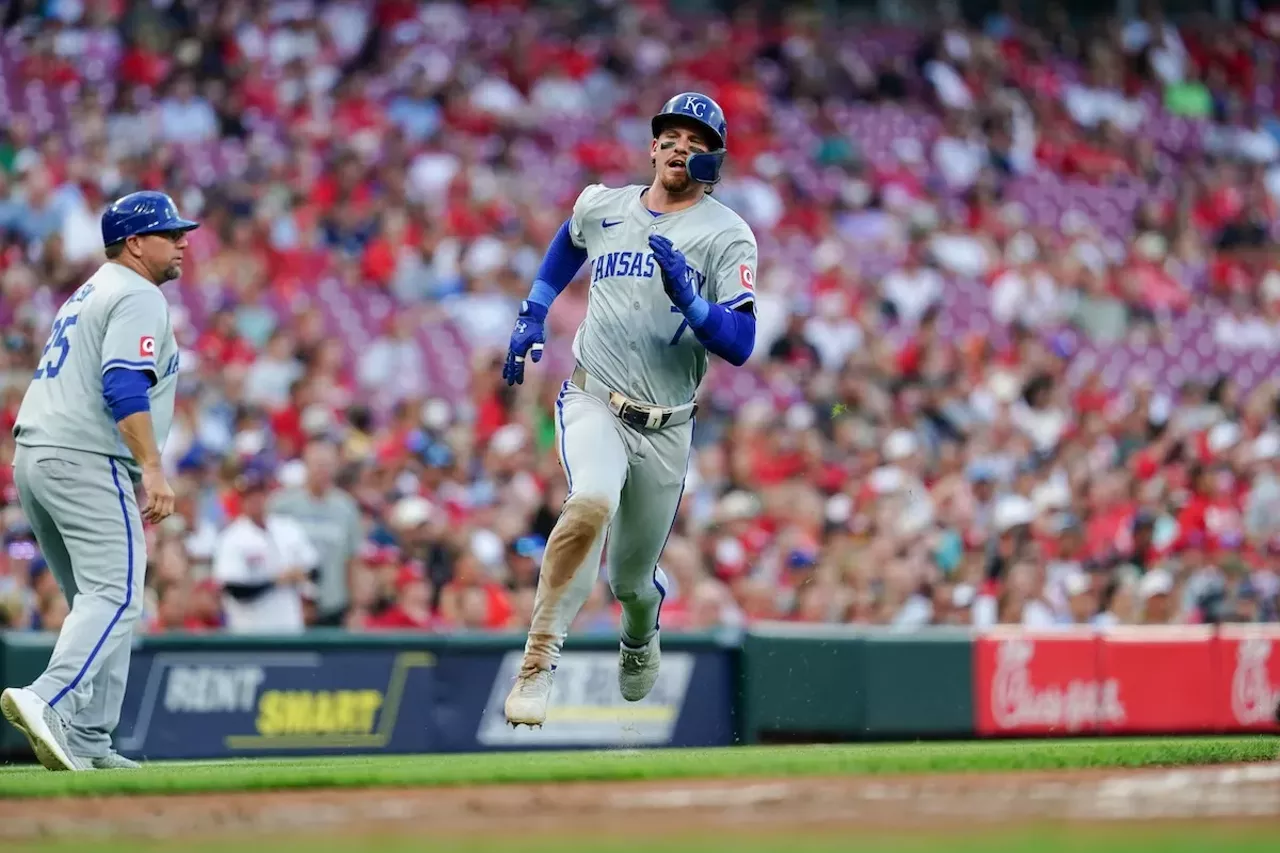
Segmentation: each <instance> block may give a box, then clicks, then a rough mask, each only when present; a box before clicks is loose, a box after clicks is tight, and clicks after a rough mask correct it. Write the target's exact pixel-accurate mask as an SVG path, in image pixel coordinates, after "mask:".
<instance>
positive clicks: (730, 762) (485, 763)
mask: <svg viewBox="0 0 1280 853" xmlns="http://www.w3.org/2000/svg"><path fill="white" fill-rule="evenodd" d="M1277 757H1280V738H1277V737H1268V736H1257V737H1232V738H1176V739H1123V740H1119V739H1118V740H1067V741H998V742H984V741H978V742H963V743H918V744H894V745H840V746H784V747H739V748H732V749H713V750H693V749H691V750H639V751H606V752H581V751H577V752H517V753H482V754H476V755H421V756H367V757H335V758H298V759H249V760H236V761H226V762H216V763H213V762H208V763H195V762H192V763H154V764H151V765H149V766H148V767H147V768H146V769H145V770H143V771H113V772H93V773H48V772H47V771H44V770H42V769H40V768H33V767H24V768H6V769H5V770H4V771H3V772H0V799H11V798H19V797H58V796H77V795H100V796H101V795H123V794H174V793H186V794H193V793H212V792H219V791H244V790H281V789H290V788H292V789H304V788H334V787H362V788H368V787H393V786H395V787H398V786H431V785H472V784H485V783H515V782H525V783H534V782H569V781H614V780H626V779H632V780H634V779H675V778H693V777H699V778H711V777H720V778H723V777H750V776H755V777H780V776H821V775H845V774H884V773H929V772H948V771H950V772H976V771H999V770H1018V769H1024V770H1051V769H1061V768H1087V767H1152V766H1179V765H1197V764H1221V763H1235V762H1246V761H1270V760H1275V759H1276V758H1277Z"/></svg>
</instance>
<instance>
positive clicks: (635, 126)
mask: <svg viewBox="0 0 1280 853" xmlns="http://www.w3.org/2000/svg"><path fill="white" fill-rule="evenodd" d="M1017 5H1018V4H1016V3H1014V4H1004V5H1003V6H1002V8H1004V9H1005V10H1006V11H1005V12H1003V13H1002V14H999V15H994V16H991V17H989V18H987V19H986V20H984V21H980V22H971V23H965V22H964V21H962V20H959V19H947V20H946V21H945V22H944V23H943V24H942V25H941V26H940V27H939V28H938V29H936V30H933V31H926V30H904V29H886V28H872V29H870V30H868V29H867V28H865V27H862V28H858V29H851V28H841V27H836V26H834V25H833V23H832V22H831V21H829V20H822V19H820V18H817V17H813V16H809V15H807V14H804V13H800V12H796V13H794V14H789V15H788V16H786V17H784V18H780V19H771V18H770V17H769V16H770V15H772V14H773V13H772V12H767V11H765V10H764V9H767V7H759V6H752V5H750V4H748V5H745V6H743V7H742V8H741V9H739V10H738V11H735V12H734V13H733V14H731V15H720V16H712V17H699V16H693V15H682V16H672V15H668V14H666V13H665V12H664V9H663V4H662V3H656V2H655V3H639V4H615V3H607V2H598V3H594V4H590V3H589V4H583V5H582V6H578V7H572V6H560V7H555V8H541V7H536V6H531V7H529V8H525V4H523V3H519V2H510V3H503V2H482V3H472V4H469V5H468V6H466V7H463V6H461V5H455V4H451V3H429V4H419V3H416V2H410V0H367V2H366V0H332V2H322V1H321V0H277V2H272V3H269V4H266V3H264V4H252V3H245V2H237V1H236V0H227V2H224V3H219V4H207V3H197V2H192V1H191V0H172V2H169V3H165V4H160V3H154V4H153V3H149V2H137V3H126V2H124V0H117V2H114V3H112V2H106V3H90V4H76V3H64V4H34V3H28V4H22V3H19V4H16V9H17V11H11V12H10V13H9V14H10V16H11V18H10V20H9V22H8V23H10V24H11V26H10V27H9V28H8V31H7V33H6V35H5V37H4V43H3V52H2V55H0V73H2V74H3V84H4V85H3V86H0V116H4V121H3V122H0V233H2V234H3V243H2V244H0V289H2V296H0V328H2V329H3V333H4V346H3V349H2V350H0V424H2V425H3V428H4V429H3V436H2V437H0V462H4V463H6V464H4V465H0V505H2V506H3V509H2V510H0V524H2V526H3V536H4V545H5V549H4V553H3V554H0V627H3V626H8V627H11V628H17V629H56V628H57V627H58V626H59V625H60V624H61V620H62V618H63V617H64V616H65V613H66V605H65V603H64V602H63V601H62V598H61V596H60V595H59V594H58V593H57V589H56V586H55V584H54V582H53V580H52V577H51V575H50V573H49V571H47V569H46V568H45V567H44V564H43V560H42V559H41V558H40V555H39V554H38V551H37V549H36V547H35V545H34V542H33V539H32V536H31V534H30V530H29V527H28V526H27V525H26V523H25V520H24V519H23V517H22V513H21V510H20V508H19V507H18V504H17V500H16V495H15V493H14V490H13V487H12V480H11V474H10V469H9V467H8V465H7V462H8V460H9V458H10V456H11V454H12V450H13V445H12V441H11V439H10V438H9V437H8V433H9V428H10V427H11V425H12V422H13V417H14V415H15V413H16V411H17V406H18V404H19V402H20V400H21V395H22V392H23V390H24V387H25V385H26V383H27V381H28V380H29V377H30V374H31V371H32V368H33V366H34V364H35V363H36V360H37V358H38V356H39V355H40V352H41V349H42V347H43V346H44V339H45V336H46V334H47V329H48V322H49V318H50V317H51V315H52V312H53V311H54V310H55V309H56V307H57V305H58V304H59V302H60V300H61V298H62V297H63V296H64V295H65V294H66V293H67V292H68V291H69V290H70V289H71V288H73V287H75V286H76V285H78V284H79V283H80V282H81V281H83V279H84V278H85V277H86V275H87V274H88V273H89V272H91V271H92V269H93V268H94V267H95V266H96V265H97V264H98V263H100V260H101V255H100V251H101V240H100V236H99V235H98V233H97V228H98V225H97V217H98V213H99V212H100V210H101V208H102V206H103V204H104V203H105V202H106V201H109V200H110V199H112V198H115V197H117V196H119V195H121V194H123V193H125V192H128V191H131V190H134V189H138V188H156V189H164V190H166V191H168V192H170V193H171V194H172V195H174V197H175V198H176V199H177V200H178V203H179V205H180V208H181V209H182V211H183V214H184V215H186V216H189V217H192V218H196V219H199V220H200V221H201V222H202V223H203V227H202V228H201V229H200V230H198V231H196V232H193V234H192V235H191V247H190V249H189V250H188V257H187V259H186V263H185V266H184V274H183V278H182V279H181V280H180V281H178V282H174V283H171V284H170V285H168V286H167V287H166V292H167V293H169V294H170V296H171V300H172V302H173V304H174V317H175V324H176V325H177V328H178V337H179V341H180V343H181V344H182V346H183V354H182V374H181V375H182V385H181V390H180V399H179V404H178V414H177V416H176V420H175V428H174V431H173V434H172V435H171V437H170V440H169V443H168V446H167V447H166V449H165V458H166V465H167V466H168V470H169V472H170V476H171V480H172V483H173V485H174V486H175V489H176V490H177V493H178V495H179V511H178V513H176V514H175V516H174V517H172V518H171V519H169V520H167V521H166V522H165V523H163V524H162V525H159V526H157V527H153V528H150V529H148V531H147V537H148V541H149V543H150V555H151V563H150V566H149V569H148V577H147V589H148V594H147V607H146V616H145V618H146V622H147V624H148V626H149V628H150V630H153V631H175V630H226V629H230V630H249V629H263V630H270V629H275V630H290V629H293V628H296V627H297V626H298V625H300V624H302V622H303V621H305V622H306V624H317V625H341V626H345V627H347V628H349V629H351V630H387V629H396V630H400V629H407V630H431V631H437V630H438V631H471V630H474V631H492V630H523V628H524V627H525V625H526V624H527V619H528V616H529V612H530V609H531V606H532V600H533V590H534V587H535V584H536V578H537V573H538V567H539V560H540V557H541V552H542V547H543V545H544V543H545V538H546V536H547V535H548V533H549V532H550V529H551V526H552V524H553V522H554V520H555V518H556V514H557V510H558V507H559V505H560V502H561V501H562V500H563V498H564V496H565V483H564V478H563V476H562V474H561V472H560V470H559V464H558V461H557V457H556V452H555V448H554V425H553V423H552V420H551V412H552V409H553V401H554V398H555V394H556V391H557V390H558V388H559V385H560V383H561V381H562V380H563V379H564V378H565V377H566V376H567V375H568V370H569V365H570V364H571V355H570V354H569V353H568V345H569V342H570V340H571V338H572V334H573V330H574V328H575V327H576V324H577V323H578V322H579V321H580V319H581V317H582V312H583V311H584V310H585V287H580V286H578V285H576V284H575V285H571V287H570V290H569V292H568V293H566V294H565V297H564V298H562V299H561V300H560V301H558V302H557V304H556V308H555V310H554V311H553V314H552V318H551V323H552V326H551V335H552V340H551V341H550V343H549V353H548V358H547V359H545V360H544V361H543V362H542V363H541V364H539V365H537V366H535V367H532V368H530V370H529V371H528V378H527V379H526V383H525V384H524V385H523V386H519V387H516V388H514V389H513V388H508V387H507V386H506V385H505V384H504V383H503V382H502V380H501V377H500V364H501V358H502V356H503V353H504V350H505V346H506V339H507V335H508V333H509V331H510V326H511V323H512V321H513V318H514V316H515V312H516V307H517V304H518V300H519V298H520V297H521V295H523V293H524V292H525V291H526V289H527V287H528V283H529V281H530V279H531V277H532V273H533V271H534V269H536V267H537V264H538V262H539V260H540V258H541V254H542V251H543V249H544V248H545V246H546V245H547V243H548V241H549V240H550V238H551V236H552V235H553V234H554V232H555V229H556V228H557V227H558V225H559V223H560V222H561V221H562V220H563V218H564V217H565V216H566V215H567V211H568V210H569V206H570V205H571V204H572V201H573V199H574V197H575V195H576V193H577V191H578V190H579V189H581V187H582V186H584V185H585V184H587V183H589V182H593V181H604V182H606V183H610V184H617V183H623V182H628V181H635V182H647V181H648V177H647V176H646V167H647V162H646V159H645V157H644V151H645V150H646V146H647V142H648V139H647V136H646V134H647V128H648V116H649V114H650V113H651V112H652V111H653V110H654V109H655V108H656V107H657V106H658V105H660V104H661V103H662V102H663V101H664V100H665V99H666V98H667V97H669V96H670V95H671V94H672V93H674V92H676V91H681V90H684V89H691V88H697V89H701V90H703V91H707V92H708V94H710V95H711V96H712V97H715V98H716V99H717V100H718V101H719V102H720V103H721V104H722V105H723V107H724V108H725V111H726V114H727V116H728V120H729V128H730V130H729V149H730V157H729V161H728V166H727V168H728V178H727V179H726V180H725V182H724V183H723V184H722V185H720V186H719V187H717V189H716V195H717V197H718V198H720V199H721V200H723V201H724V202H725V203H726V204H729V205H730V206H732V207H734V208H735V209H737V210H738V211H739V212H740V213H742V214H743V216H744V217H745V218H746V219H747V220H748V221H749V222H750V223H751V224H752V226H753V228H754V229H755V232H756V234H757V237H758V240H759V244H760V258H761V270H760V274H759V276H758V287H759V306H758V313H759V315H760V338H759V339H758V341H757V346H756V352H755V355H754V357H753V359H752V361H751V362H750V364H749V367H748V368H747V369H746V371H745V372H744V371H732V370H729V369H727V368H726V366H725V365H716V366H715V367H713V370H712V372H711V374H710V376H709V378H708V380H707V382H706V385H705V393H704V395H703V398H702V404H703V405H702V411H701V412H700V414H699V418H698V421H699V423H698V430H697V445H696V448H695V452H694V455H693V459H692V462H691V466H690V471H689V476H688V481H687V486H686V493H685V499H684V501H683V503H682V505H681V508H680V512H679V517H678V519H677V522H676V525H675V528H674V530H673V533H672V536H671V538H670V540H669V542H668V545H667V548H666V552H665V554H664V556H663V559H662V566H663V568H664V570H665V571H666V573H667V574H668V576H669V577H670V578H671V580H672V582H673V583H672V588H671V589H670V590H669V596H668V599H667V601H666V604H665V607H664V611H663V625H664V627H666V628H667V629H668V630H671V629H676V630H680V629H691V630H703V629H712V628H721V627H728V628H732V627H735V626H740V625H741V624H743V623H744V622H746V621H750V620H764V619H787V620H797V621H806V622H858V623H874V624H883V625H893V626H898V627H900V628H904V629H909V628H911V627H914V626H919V625H925V624H976V625H980V626H981V625H990V624H993V623H997V622H1002V623H1023V624H1027V625H1035V626H1040V627H1047V626H1052V625H1068V624H1085V623H1093V624H1100V625H1110V624H1117V623H1148V624H1151V623H1185V622H1211V621H1223V620H1228V621H1260V620H1272V621H1274V620H1276V619H1280V574H1277V568H1278V567H1280V398H1278V397H1277V391H1278V390H1280V386H1277V385H1276V384H1275V383H1274V382H1273V381H1272V380H1271V376H1270V375H1269V373H1270V370H1271V368H1272V367H1276V366H1280V364H1278V363H1277V362H1276V361H1275V360H1274V359H1273V358H1272V356H1273V354H1274V353H1277V352H1280V265H1278V264H1277V263H1276V258H1275V253H1274V251H1273V246H1274V243H1273V238H1274V236H1275V227H1276V221H1277V217H1276V213H1277V208H1276V205H1277V202H1278V201H1280V120H1278V118H1277V109H1278V108H1280V81H1277V79H1276V59H1277V56H1278V55H1280V51H1278V50H1277V44H1276V36H1277V35H1280V14H1278V13H1275V12H1268V11H1259V12H1257V13H1255V14H1254V15H1253V16H1252V17H1251V18H1250V19H1248V20H1245V21H1238V22H1233V23H1224V22H1220V21H1216V20H1215V21H1209V22H1199V23H1198V24H1197V25H1196V26H1194V27H1189V26H1184V27H1177V26H1174V24H1173V23H1171V22H1170V21H1167V20H1165V19H1164V18H1162V17H1161V16H1160V14H1159V12H1158V11H1157V10H1156V8H1155V7H1154V6H1149V5H1147V4H1144V6H1143V10H1142V14H1141V15H1140V16H1139V17H1136V18H1134V19H1132V20H1103V21H1096V22H1092V23H1088V24H1087V25H1082V24H1079V23H1078V22H1071V21H1069V20H1068V18H1067V13H1066V11H1065V9H1064V7H1063V6H1062V5H1060V4H1051V5H1049V6H1045V7H1041V8H1042V14H1041V15H1040V16H1039V17H1028V18H1025V19H1024V18H1023V17H1022V16H1021V15H1019V14H1018V13H1017V11H1016V7H1017ZM779 8H782V7H779ZM1028 8H1030V4H1028ZM676 44H679V45H681V48H680V49H679V50H678V51H677V50H675V49H674V48H673V47H672V45H676ZM1028 188H1029V189H1028ZM1195 323H1199V325H1195ZM1206 324H1207V326H1206ZM1205 328H1207V329H1208V330H1209V331H1208V333H1207V334H1203V335H1201V334H1199V332H1200V331H1203V329H1205ZM1259 354H1261V355H1259ZM1184 356H1186V357H1184ZM1192 357H1193V358H1192ZM1189 358H1190V359H1191V360H1188V359H1189ZM1257 358H1261V359H1262V360H1261V361H1258V360H1257ZM266 519H272V520H273V521H271V522H268V521H266ZM279 519H287V520H289V521H286V522H283V526H284V527H287V528H288V531H289V535H292V536H295V537H296V539H295V546H294V547H292V548H291V549H289V551H288V552H287V553H286V554H284V555H275V554H272V553H270V552H267V551H263V549H262V547H261V543H262V542H264V541H266V540H264V539H262V537H261V536H260V534H258V533H255V531H260V529H261V528H262V527H263V525H267V524H270V523H275V524H277V525H280V524H282V523H281V522H279ZM255 561H259V562H262V561H266V562H267V563H269V564H270V565H272V566H273V567H274V569H273V570H278V571H279V578H278V587H277V590H276V591H275V592H274V593H273V594H272V597H270V599H269V602H271V603H269V604H267V603H264V601H267V599H255V600H254V601H248V602H246V601H242V600H239V599H237V598H236V597H234V596H231V595H228V594H226V593H225V592H224V590H223V585H224V583H226V582H228V581H230V580H232V579H234V578H235V577H237V573H238V572H240V571H242V570H243V568H244V566H246V565H248V564H252V563H254V562H255ZM281 602H284V603H283V604H282V603H281ZM616 625H617V611H616V609H615V608H614V607H613V605H612V602H611V601H610V598H609V594H608V589H607V584H606V583H604V581H601V583H600V584H599V585H598V588H597V592H596V594H595V595H594V596H593V598H592V600H591V601H590V602H589V603H588V605H587V607H586V608H585V609H584V611H583V613H582V616H581V618H580V621H579V624H578V627H577V630H579V631H590V630H602V631H613V630H616Z"/></svg>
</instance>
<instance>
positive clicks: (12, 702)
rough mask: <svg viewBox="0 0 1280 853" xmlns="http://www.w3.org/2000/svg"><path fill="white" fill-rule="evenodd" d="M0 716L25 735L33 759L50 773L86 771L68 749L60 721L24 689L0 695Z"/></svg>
mask: <svg viewBox="0 0 1280 853" xmlns="http://www.w3.org/2000/svg"><path fill="white" fill-rule="evenodd" d="M0 713H3V714H4V718H5V719H6V720H8V721H9V722H10V723H13V726H14V728H16V729H17V730H18V731H20V732H22V733H23V734H24V735H26V736H27V740H28V741H29V742H30V743H31V750H32V751H33V752H34V753H35V754H36V758H37V759H39V760H40V763H41V764H43V765H44V766H45V767H47V768H48V769H50V770H85V769H87V768H86V767H85V766H84V765H83V764H81V763H80V761H79V760H78V759H77V758H76V757H75V756H74V755H72V754H71V749H70V748H69V747H68V746H67V731H66V728H65V727H64V726H63V724H62V718H61V717H59V716H58V713H57V712H56V711H54V710H53V709H52V708H50V707H49V705H48V703H47V702H45V701H44V700H43V699H41V698H40V697H39V696H37V695H36V694H35V693H32V692H31V691H30V690H27V689H26V688H25V687H12V688H10V689H8V690H6V691H4V693H0Z"/></svg>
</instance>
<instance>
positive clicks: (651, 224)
mask: <svg viewBox="0 0 1280 853" xmlns="http://www.w3.org/2000/svg"><path fill="white" fill-rule="evenodd" d="M645 189H646V187H643V186H638V185H636V186H627V187H622V188H617V189H611V188H606V187H604V186H602V185H599V184H593V185H591V186H588V187H587V188H586V189H585V190H583V191H582V194H581V195H580V196H579V197H578V200H577V202H575V204H574V206H573V217H572V220H571V223H570V237H571V238H572V240H573V243H574V245H576V246H578V247H580V248H585V249H586V250H587V257H588V259H587V270H588V273H589V274H590V280H591V290H590V295H589V301H588V305H587V314H586V318H585V319H584V320H583V323H582V325H581V326H580V327H579V329H578V332H577V335H576V336H575V337H574V341H573V353H574V356H575V357H576V359H577V363H578V366H579V368H580V369H579V370H577V371H575V374H576V380H578V381H580V382H581V385H579V384H577V382H576V381H569V382H565V383H564V385H563V386H562V388H561V391H560V396H559V398H558V399H557V401H556V432H557V440H558V441H557V445H558V447H559V451H560V457H561V461H562V462H563V464H564V469H565V475H566V477H567V479H568V481H569V494H570V495H574V494H583V495H592V496H594V497H598V498H600V499H604V500H607V501H608V502H609V508H610V510H611V513H612V518H613V521H612V524H611V526H609V527H608V528H606V533H607V538H608V542H609V553H608V566H609V581H610V585H611V587H612V588H613V592H614V595H615V596H617V598H618V599H619V601H621V602H622V603H623V605H624V607H623V625H622V628H623V636H624V637H626V638H628V639H629V640H630V641H631V642H635V643H640V642H645V641H647V640H648V638H649V637H650V636H652V634H653V632H654V631H655V630H656V629H657V625H654V624H648V625H638V624H629V622H630V621H631V620H630V619H629V618H628V614H627V609H628V608H627V606H626V605H628V604H630V603H640V604H642V605H646V606H641V607H638V608H636V609H637V610H638V611H639V612H644V613H653V612H656V609H657V607H658V606H660V600H661V597H662V596H664V595H665V594H666V592H665V590H664V589H663V588H662V587H661V585H660V582H659V580H658V577H657V574H656V570H657V563H658V557H659V556H660V555H661V553H662V549H663V547H664V546H665V545H666V541H667V536H668V535H669V534H670V532H671V527H672V525H673V524H674V523H675V516H676V512H677V510H678V509H679V504H680V496H681V494H682V493H683V491H684V479H685V472H686V469H687V468H688V464H689V451H690V448H691V445H692V441H693V428H694V424H693V421H692V419H690V418H688V414H689V412H688V410H687V409H685V410H684V417H682V418H673V419H672V420H671V422H670V425H669V426H666V427H664V428H662V429H656V430H654V429H643V430H642V429H637V428H635V427H632V426H630V425H629V424H626V423H624V422H623V421H622V420H620V419H619V418H618V417H616V416H615V415H614V413H613V411H612V410H611V409H610V407H609V405H608V400H609V392H610V391H614V392H617V393H619V394H622V395H624V396H626V397H627V398H629V399H631V400H633V401H636V402H639V403H643V404H647V405H650V406H661V407H664V408H671V407H683V406H689V405H690V404H692V403H693V401H694V397H695V395H696V393H697V390H698V386H699V384H700V383H701V382H702V378H703V376H704V375H705V374H706V371H707V351H706V349H705V348H704V347H703V346H702V344H701V343H699V342H698V340H697V338H695V337H694V335H693V332H692V331H691V330H690V329H689V327H688V323H687V322H686V321H685V319H684V315H682V314H681V313H680V312H679V310H678V309H676V308H675V306H673V305H672V304H671V299H670V298H669V297H668V296H667V294H666V291H665V290H663V287H662V273H661V271H660V270H659V268H658V265H657V262H656V260H655V259H654V257H653V253H652V252H651V251H650V249H649V242H648V240H649V235H650V234H651V233H657V234H662V235H664V236H666V237H667V238H668V239H670V240H671V242H672V244H674V246H675V248H676V249H678V250H679V251H681V252H683V253H684V256H685V259H686V260H687V262H688V266H689V269H690V271H691V272H692V274H693V275H694V277H695V278H696V282H697V288H698V292H699V293H701V294H702V296H703V297H704V298H706V299H707V300H708V301H709V302H718V303H720V304H721V305H724V306H726V307H729V308H731V309H736V308H738V307H739V306H741V305H744V304H747V303H754V301H755V294H754V276H755V269H756V240H755V236H754V235H753V234H752V233H751V229H750V227H748V225H747V224H746V223H745V222H743V221H742V218H741V217H739V216H738V214H736V213H734V212H733V211H732V210H730V209H729V208H727V207H725V206H724V205H723V204H721V203H720V202H718V201H716V200H715V199H714V198H712V197H711V196H709V195H704V196H703V197H702V198H701V199H700V200H699V201H698V202H696V203H695V204H693V205H692V206H690V207H687V208H685V209H684V210H680V211H677V212H675V213H665V214H662V215H660V216H655V215H654V214H653V213H652V212H651V211H650V210H649V209H648V208H647V207H646V206H645V203H644V197H643V191H644V190H645ZM584 374H585V375H584ZM583 386H585V387H583ZM677 421H680V422H677ZM606 533H602V534H601V535H600V536H599V537H597V539H596V542H595V543H594V544H593V546H592V548H591V550H590V551H589V552H588V554H587V558H586V561H585V562H584V564H583V566H584V567H592V568H594V567H595V566H598V565H599V564H600V554H601V549H602V548H603V547H604V542H605V538H606ZM595 574H596V573H595V571H594V570H592V571H585V570H584V571H581V572H579V573H578V574H576V575H575V577H574V581H573V585H574V587H575V590H574V591H575V592H576V593H578V594H577V595H569V596H566V604H570V606H572V604H576V603H578V602H577V599H578V598H579V597H582V593H583V592H584V591H585V592H587V593H588V594H589V591H590V587H591V584H593V583H594V581H595Z"/></svg>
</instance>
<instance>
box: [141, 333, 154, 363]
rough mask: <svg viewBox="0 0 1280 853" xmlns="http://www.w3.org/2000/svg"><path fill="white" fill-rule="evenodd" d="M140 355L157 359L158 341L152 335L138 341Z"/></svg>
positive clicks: (144, 336)
mask: <svg viewBox="0 0 1280 853" xmlns="http://www.w3.org/2000/svg"><path fill="white" fill-rule="evenodd" d="M138 355H140V356H142V357H143V358H155V357H156V339H155V338H153V337H151V336H150V335H143V336H142V337H141V338H140V339H139V340H138Z"/></svg>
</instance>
